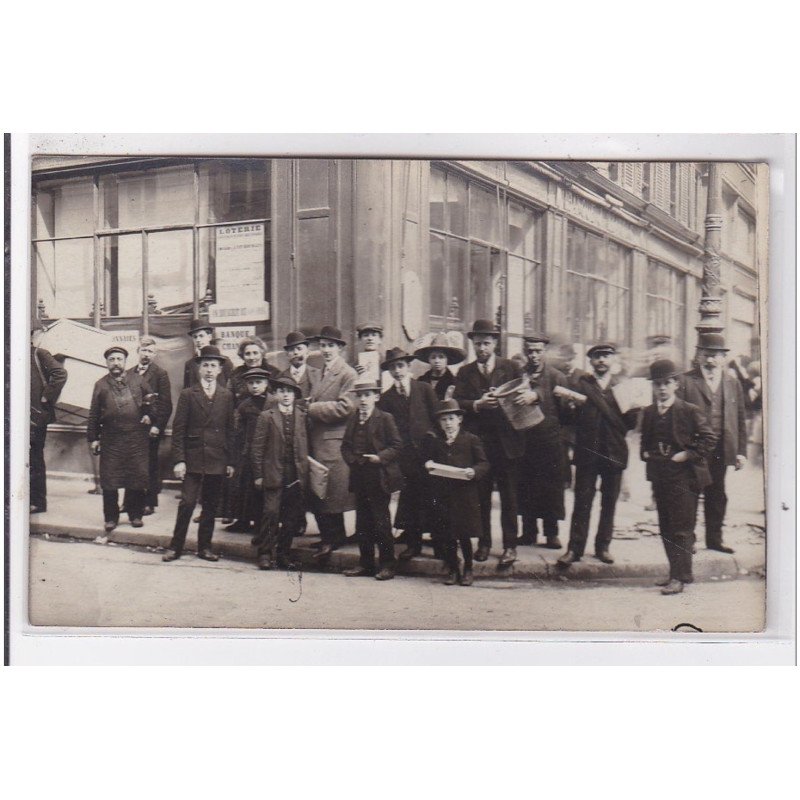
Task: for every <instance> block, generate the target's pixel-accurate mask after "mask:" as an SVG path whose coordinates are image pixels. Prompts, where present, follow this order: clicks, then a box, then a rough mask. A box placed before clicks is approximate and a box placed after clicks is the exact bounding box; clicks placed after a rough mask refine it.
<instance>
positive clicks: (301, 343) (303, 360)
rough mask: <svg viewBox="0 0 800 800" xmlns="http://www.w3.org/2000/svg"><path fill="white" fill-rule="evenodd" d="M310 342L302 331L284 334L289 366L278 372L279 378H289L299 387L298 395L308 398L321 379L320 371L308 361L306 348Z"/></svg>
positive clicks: (284, 347) (284, 346)
mask: <svg viewBox="0 0 800 800" xmlns="http://www.w3.org/2000/svg"><path fill="white" fill-rule="evenodd" d="M310 343H311V340H310V339H309V337H308V336H306V334H304V333H303V332H302V331H290V332H289V333H287V334H286V343H285V344H284V345H283V349H284V350H285V351H286V355H287V356H288V357H289V366H288V367H287V368H286V369H285V370H284V371H283V372H282V373H281V374H280V377H281V378H287V377H288V378H291V379H292V380H293V381H294V382H295V383H296V384H297V386H298V387H299V388H300V396H301V397H302V398H303V399H306V398H308V397H309V396H310V395H311V392H312V391H313V390H314V389H315V388H316V386H317V385H318V384H319V382H320V380H321V379H322V371H321V370H319V369H317V368H316V367H312V366H311V365H310V364H309V363H308V352H309V350H308V348H309V345H310Z"/></svg>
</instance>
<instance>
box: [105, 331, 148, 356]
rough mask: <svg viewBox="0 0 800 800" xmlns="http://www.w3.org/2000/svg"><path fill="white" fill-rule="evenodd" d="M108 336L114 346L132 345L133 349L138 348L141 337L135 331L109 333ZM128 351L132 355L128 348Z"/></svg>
mask: <svg viewBox="0 0 800 800" xmlns="http://www.w3.org/2000/svg"><path fill="white" fill-rule="evenodd" d="M109 335H110V336H111V341H112V342H113V343H114V344H121V345H132V346H133V347H134V349H135V348H136V347H138V346H139V337H140V336H141V334H140V333H139V331H137V330H127V331H109ZM128 350H129V352H130V353H131V354H133V350H131V349H130V347H129V348H128Z"/></svg>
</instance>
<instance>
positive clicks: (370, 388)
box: [350, 381, 381, 394]
mask: <svg viewBox="0 0 800 800" xmlns="http://www.w3.org/2000/svg"><path fill="white" fill-rule="evenodd" d="M350 391H351V392H352V393H353V394H359V393H360V392H377V393H378V394H380V393H381V387H380V386H379V385H378V383H377V381H363V382H362V383H356V384H355V385H354V386H353V388H352V389H351V390H350Z"/></svg>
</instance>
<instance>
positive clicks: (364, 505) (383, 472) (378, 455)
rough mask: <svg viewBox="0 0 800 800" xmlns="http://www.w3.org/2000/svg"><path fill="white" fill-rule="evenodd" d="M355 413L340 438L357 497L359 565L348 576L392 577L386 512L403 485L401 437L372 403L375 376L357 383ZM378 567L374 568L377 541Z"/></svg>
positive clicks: (375, 393) (375, 397)
mask: <svg viewBox="0 0 800 800" xmlns="http://www.w3.org/2000/svg"><path fill="white" fill-rule="evenodd" d="M352 393H353V394H354V395H355V397H356V413H355V415H353V416H352V417H351V418H350V420H349V421H348V423H347V427H346V429H345V432H344V438H343V439H342V458H344V460H345V463H346V464H347V465H348V466H349V467H350V491H351V492H353V493H354V494H355V497H356V530H357V531H358V532H359V537H358V538H359V541H358V549H359V552H360V559H359V566H358V567H357V568H355V569H350V570H347V571H346V572H345V575H347V576H348V577H361V576H373V575H374V576H375V578H376V579H377V580H379V581H387V580H391V579H392V578H393V577H394V540H393V539H392V524H391V519H390V516H389V501H390V500H391V497H392V492H395V491H397V490H398V489H400V488H402V485H403V477H402V475H401V473H400V470H399V468H398V466H397V459H398V457H399V455H400V450H401V448H402V440H401V439H400V434H399V433H398V430H397V426H396V425H395V421H394V418H393V417H392V415H391V414H389V413H387V412H385V411H381V410H380V409H379V408H376V404H377V402H378V398H379V397H380V394H381V389H380V386H379V385H378V384H377V383H375V382H374V381H368V382H362V383H356V384H355V386H354V387H353V389H352ZM376 545H377V547H378V563H379V567H380V569H379V571H378V572H377V574H376V572H375V546H376Z"/></svg>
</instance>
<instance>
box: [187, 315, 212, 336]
mask: <svg viewBox="0 0 800 800" xmlns="http://www.w3.org/2000/svg"><path fill="white" fill-rule="evenodd" d="M197 331H211V332H212V333H213V332H214V326H213V325H211V324H210V323H209V321H208V320H207V319H193V320H192V321H191V323H190V324H189V336H191V335H192V334H193V333H195V332H197Z"/></svg>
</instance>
